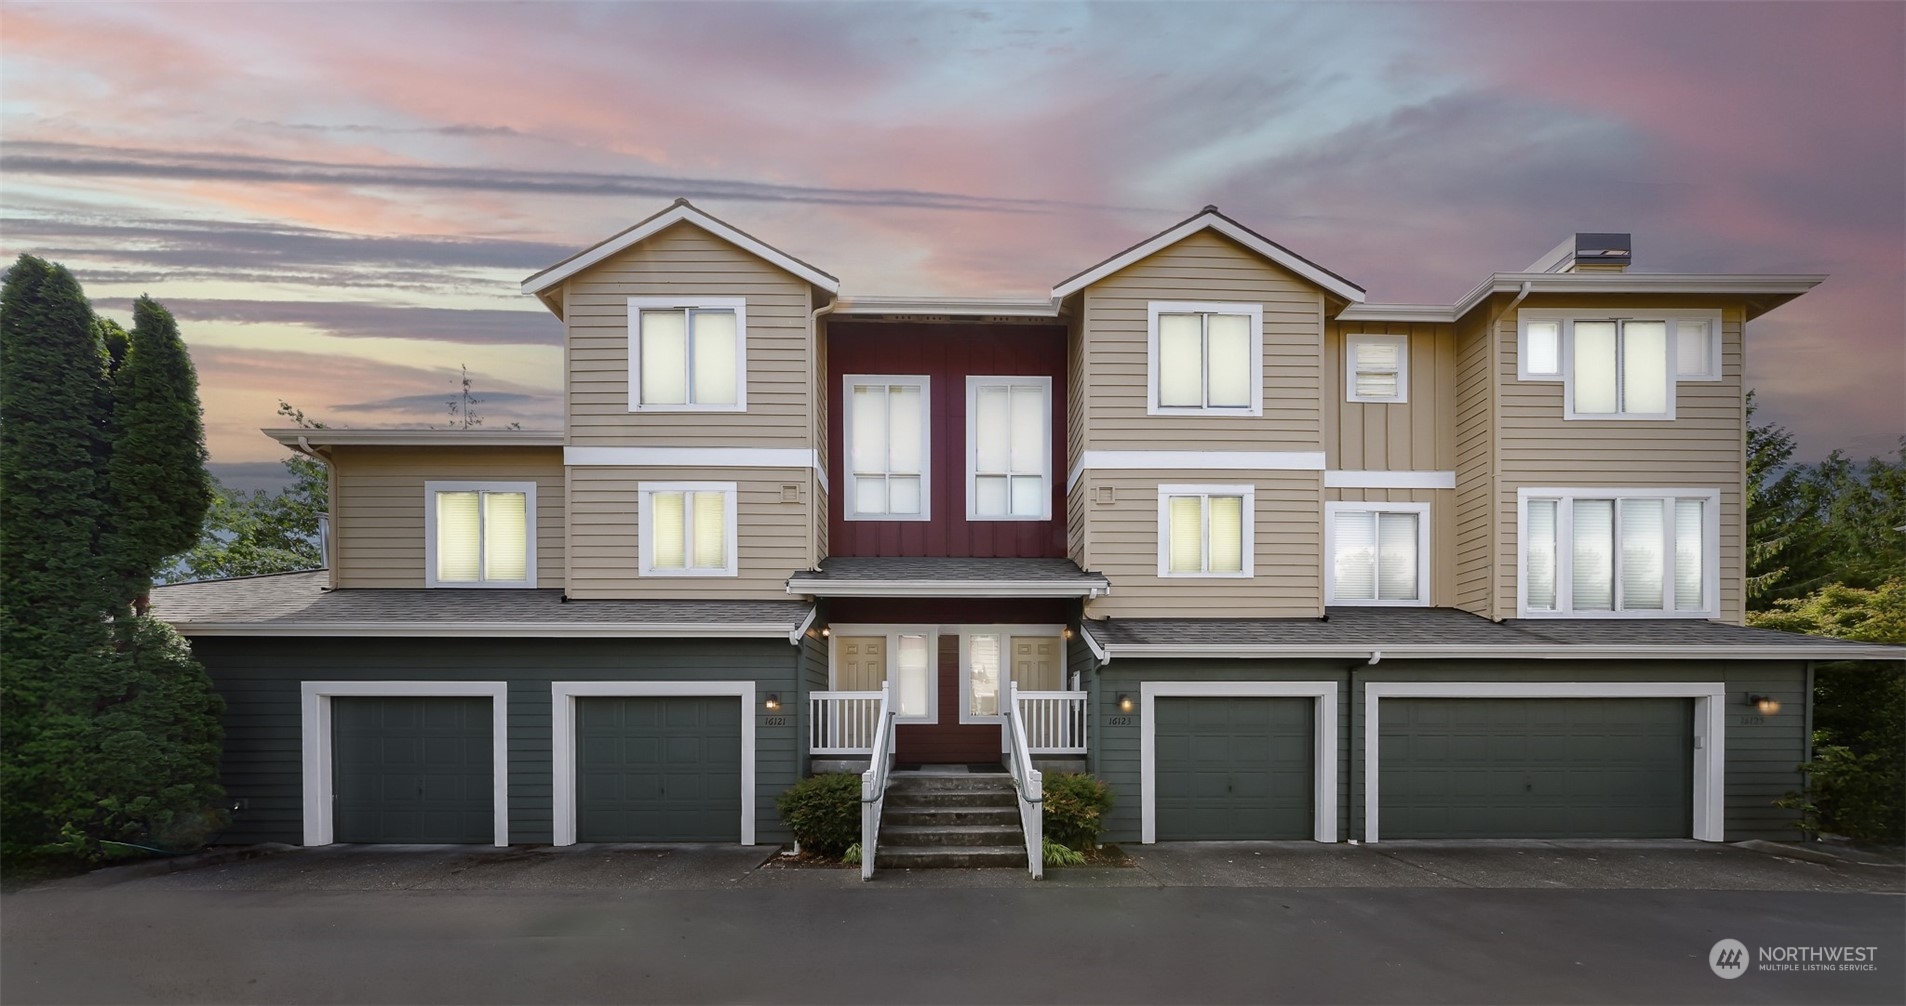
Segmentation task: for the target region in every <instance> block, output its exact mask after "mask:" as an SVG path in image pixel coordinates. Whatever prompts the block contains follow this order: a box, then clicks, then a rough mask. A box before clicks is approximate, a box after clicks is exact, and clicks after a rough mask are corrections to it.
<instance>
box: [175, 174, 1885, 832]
mask: <svg viewBox="0 0 1906 1006" xmlns="http://www.w3.org/2000/svg"><path fill="white" fill-rule="evenodd" d="M1629 253H1630V249H1629V247H1628V243H1627V236H1626V235H1607V234H1584V235H1577V236H1575V237H1574V238H1571V239H1570V240H1569V241H1566V242H1564V243H1563V245H1561V246H1559V247H1558V248H1557V249H1556V251H1555V252H1553V253H1551V254H1550V255H1549V256H1547V257H1545V259H1544V260H1542V261H1540V262H1538V263H1537V264H1536V265H1535V266H1532V267H1531V268H1530V269H1528V270H1527V271H1524V272H1520V273H1499V274H1494V275H1491V276H1490V277H1488V278H1487V279H1485V280H1484V281H1483V282H1482V283H1481V284H1480V285H1478V286H1477V287H1476V288H1475V289H1474V290H1473V291H1472V292H1471V293H1469V294H1468V295H1467V296H1465V297H1464V298H1463V299H1462V300H1461V301H1459V302H1457V303H1456V304H1454V305H1448V306H1444V305H1382V304H1372V303H1368V302H1367V300H1366V297H1365V292H1364V290H1363V289H1362V288H1361V287H1359V286H1357V285H1356V284H1354V283H1352V282H1350V281H1349V280H1347V279H1345V278H1344V277H1342V276H1340V275H1338V274H1337V273H1335V272H1332V271H1331V270H1329V269H1326V268H1324V267H1323V266H1321V265H1318V264H1316V263H1314V262H1312V261H1310V260H1308V259H1306V258H1304V257H1302V256H1300V255H1298V254H1297V253H1295V252H1293V251H1291V250H1290V249H1288V248H1285V247H1283V246H1282V245H1279V244H1277V243H1276V242H1274V241H1271V240H1270V239H1268V238H1265V237H1263V236H1262V235H1259V234H1258V233H1256V232H1254V231H1252V230H1250V229H1249V228H1247V227H1245V226H1244V225H1242V224H1240V223H1238V222H1237V221H1234V220H1232V219H1230V218H1229V217H1227V216H1225V215H1223V214H1222V213H1220V212H1219V211H1218V210H1217V209H1216V208H1214V207H1206V208H1205V209H1204V210H1203V211H1202V212H1200V213H1198V214H1196V215H1194V216H1192V217H1191V218H1189V219H1187V220H1185V221H1184V222H1182V223H1180V224H1178V225H1177V226H1174V227H1172V228H1170V229H1169V230H1166V231H1164V232H1162V233H1160V234H1158V235H1156V236H1154V237H1152V238H1150V239H1147V240H1146V241H1144V242H1141V243H1140V244H1138V245H1136V246H1134V247H1132V248H1130V249H1127V250H1125V251H1123V252H1121V253H1119V254H1118V255H1115V256H1113V257H1111V258H1109V259H1107V260H1105V261H1104V262H1101V263H1099V264H1098V265H1096V266H1093V267H1092V268H1090V269H1087V270H1085V271H1083V272H1081V273H1079V274H1077V275H1075V276H1073V277H1071V278H1069V279H1067V280H1064V281H1063V282H1061V283H1059V284H1058V285H1056V286H1055V287H1053V288H1052V290H1051V292H1050V296H1042V297H1038V298H1035V299H1022V300H961V299H948V298H914V299H907V298H892V297H866V296H854V295H849V294H843V293H842V292H841V289H840V283H839V281H837V280H836V279H835V277H833V276H832V275H830V274H828V273H826V272H824V271H822V270H821V269H819V268H816V267H815V266H812V265H810V264H808V263H806V262H804V261H801V260H800V259H797V258H795V257H793V256H791V255H789V254H787V253H785V252H783V251H780V250H778V249H776V248H775V247H773V246H771V245H769V244H767V243H766V242H764V241H761V240H760V239H758V238H755V237H753V236H751V235H749V234H747V233H745V232H743V231H740V230H738V229H736V228H735V227H733V226H732V225H730V224H728V223H725V222H723V221H720V220H717V219H715V218H714V217H712V216H709V215H708V214H706V213H703V212H702V211H700V210H698V209H696V208H695V207H693V206H692V205H690V204H688V203H687V202H686V201H677V202H676V203H675V204H674V205H672V206H670V207H668V208H667V209H665V210H663V211H662V212H660V213H658V214H656V215H655V216H653V217H650V218H649V219H647V220H645V221H642V222H641V223H639V224H637V225H635V226H634V227H631V228H629V229H628V230H625V231H623V232H621V233H620V234H617V235H615V236H614V237H611V238H609V239H608V240H606V241H604V242H602V243H600V244H598V245H595V246H593V247H591V248H589V249H587V250H584V251H582V252H579V253H578V254H576V255H575V256H573V257H571V258H570V259H567V260H565V261H564V262H561V263H558V264H557V265H554V266H551V267H550V268H548V269H546V270H544V271H542V272H539V273H537V274H535V275H534V276H531V277H530V278H529V279H528V280H526V281H525V282H524V284H523V289H524V291H525V292H526V293H529V294H532V295H534V296H536V297H537V298H538V299H539V300H540V301H541V302H542V304H543V305H544V306H545V307H547V308H548V309H549V310H550V311H551V312H553V313H554V314H555V315H556V316H557V317H558V318H560V319H561V320H562V322H563V326H564V332H565V337H564V364H565V382H564V400H565V406H566V407H565V422H564V426H563V428H562V429H561V430H556V431H549V432H520V431H498V430H477V431H431V430H351V429H321V430H313V429H274V430H267V431H265V432H266V433H267V434H268V435H270V436H272V437H274V438H275V439H277V440H278V441H279V442H281V443H283V444H285V445H286V446H287V447H290V448H292V449H294V450H299V451H304V452H306V453H309V454H311V455H313V456H315V457H318V458H320V459H321V460H323V461H324V463H325V464H326V465H327V466H328V468H329V470H330V473H331V493H332V495H331V499H332V515H331V530H330V541H329V545H328V548H329V557H330V561H329V563H328V566H327V568H326V569H324V570H318V571H311V572H303V573H294V574H284V575H278V576H269V577H257V578H249V579H241V580H229V581H218V582H208V583H198V584H187V585H177V586H168V587H161V588H158V589H157V590H155V592H154V609H155V611H157V612H158V613H159V614H161V615H162V616H163V617H166V618H168V619H169V620H171V621H173V622H174V623H175V624H177V625H178V626H179V628H180V629H181V630H182V631H183V632H185V633H186V634H187V635H188V636H189V637H190V638H191V639H192V642H193V645H194V647H195V649H196V651H197V652H198V654H199V656H200V658H201V659H202V660H203V661H204V662H205V664H206V665H207V667H208V668H209V669H210V671H211V673H212V676H213V679H214V681H215V682H216V683H217V686H218V688H219V689H220V691H221V692H222V693H223V694H224V695H225V697H226V700H227V703H228V711H227V714H226V730H227V749H228V750H227V755H226V759H225V765H224V775H225V782H226V785H227V787H228V789H229V790H230V792H231V794H232V795H233V796H234V798H235V799H236V800H237V801H238V802H239V804H240V808H241V809H240V811H239V814H238V818H237V821H236V822H235V824H234V826H233V829H232V831H231V832H230V834H229V838H230V839H232V840H239V841H254V840H255V841H262V840H276V841H289V842H303V843H305V844H324V843H329V842H334V841H336V842H492V843H495V844H498V845H506V844H512V843H517V844H521V843H555V844H558V845H563V844H569V843H574V842H604V841H724V842H742V843H759V842H781V841H786V840H787V839H788V838H789V834H788V832H787V829H786V827H785V826H784V825H783V824H782V822H781V821H780V820H779V819H778V817H777V816H776V813H775V810H774V800H775V797H776V795H777V794H779V793H780V792H781V791H783V790H784V789H786V788H787V787H788V786H789V785H791V784H792V783H793V782H794V781H795V780H796V779H797V778H799V777H801V776H803V775H805V774H808V773H810V772H814V771H823V770H854V771H858V770H862V769H868V768H870V767H871V768H872V769H873V770H874V771H872V772H870V773H869V775H870V778H871V777H872V776H880V777H881V778H885V776H884V774H883V773H884V767H885V766H886V765H888V764H896V765H899V766H903V767H905V766H936V765H947V766H955V765H965V766H988V765H999V764H1000V763H1001V762H1002V761H1006V762H1012V763H1014V764H1018V765H1021V767H1022V769H1023V768H1025V767H1028V766H1030V765H1032V764H1034V763H1035V762H1034V759H1036V760H1037V761H1036V764H1038V765H1040V766H1042V767H1045V768H1053V767H1058V768H1072V769H1082V770H1089V771H1091V772H1093V773H1095V774H1097V775H1099V776H1100V777H1102V778H1104V779H1105V780H1107V781H1108V782H1109V783H1110V784H1111V786H1112V787H1113V790H1114V792H1115V793H1116V795H1117V797H1118V804H1117V806H1116V808H1115V810H1114V811H1113V813H1112V815H1111V818H1110V820H1109V822H1108V828H1107V833H1106V837H1107V838H1108V839H1109V840H1117V841H1128V842H1129V841H1139V842H1152V841H1164V840H1174V839H1311V840H1316V841H1320V842H1335V841H1343V840H1350V839H1356V840H1361V841H1369V842H1375V841H1382V840H1388V839H1401V838H1457V839H1460V838H1510V837H1517V838H1523V837H1574V838H1659V837H1681V838H1693V839H1701V840H1707V841H1721V840H1738V839H1744V838H1774V839H1779V838H1790V837H1793V835H1794V834H1795V833H1794V831H1793V828H1792V823H1793V812H1792V811H1789V810H1784V809H1781V808H1779V807H1776V806H1775V805H1774V801H1775V800H1776V799H1778V798H1779V797H1781V796H1782V795H1783V794H1785V793H1787V792H1788V791H1791V790H1794V789H1797V788H1798V787H1799V786H1800V785H1801V782H1802V780H1801V778H1800V776H1799V775H1798V772H1797V768H1796V766H1798V765H1799V764H1800V763H1801V762H1802V761H1804V760H1805V759H1806V757H1807V755H1808V735H1809V729H1808V727H1809V722H1810V716H1811V712H1810V704H1809V702H1810V682H1811V675H1812V667H1813V664H1814V663H1815V662H1818V661H1826V660H1838V659H1858V658H1880V659H1897V658H1898V657H1899V655H1900V651H1899V649H1898V648H1891V647H1873V646H1861V645H1855V644H1850V643H1844V642H1839V641H1832V640H1824V639H1817V638H1812V637H1805V636H1796V635H1790V634H1785V633H1777V632H1770V631H1766V630H1759V629H1753V628H1748V627H1745V626H1744V625H1743V624H1742V623H1743V621H1744V613H1745V601H1746V598H1745V593H1744V585H1745V578H1746V570H1745V562H1746V548H1747V534H1746V526H1745V524H1746V522H1745V517H1744V510H1743V508H1744V506H1745V494H1744V491H1743V490H1744V479H1745V460H1746V459H1745V450H1744V443H1743V442H1744V434H1745V425H1746V399H1745V388H1744V385H1743V380H1742V374H1743V366H1744V364H1743V357H1744V352H1745V348H1746V344H1747V339H1748V335H1747V328H1748V325H1749V323H1750V322H1752V321H1753V320H1754V319H1756V318H1758V317H1759V316H1761V315H1762V314H1764V313H1766V312H1768V311H1770V310H1773V309H1775V308H1777V307H1779V306H1780V305H1782V304H1784V303H1786V302H1787V301H1789V300H1791V299H1793V298H1795V297H1797V296H1800V295H1802V294H1804V293H1805V292H1806V291H1807V290H1809V289H1811V288H1812V287H1813V286H1815V285H1816V284H1817V283H1819V282H1820V281H1821V277H1817V276H1769V275H1752V276H1738V275H1685V274H1650V273H1643V272H1639V271H1632V270H1630V269H1629V268H1628V259H1629V257H1630V254H1629ZM883 711H884V712H885V714H886V715H889V716H890V717H891V725H890V726H889V725H888V721H886V720H882V719H880V717H881V716H882V715H883ZM1014 719H1016V720H1017V729H1018V731H1020V735H1019V736H1018V739H1015V736H1016V735H1015V728H1014V724H1013V722H1012V721H1013V720H1014ZM889 745H890V747H889ZM1016 777H1018V778H1020V779H1021V783H1022V789H1023V783H1024V782H1025V781H1027V780H1029V779H1030V778H1031V777H1029V776H1025V775H1024V774H1023V772H1022V773H1020V774H1019V775H1018V776H1016ZM1021 861H1022V862H1023V854H1022V860H1021Z"/></svg>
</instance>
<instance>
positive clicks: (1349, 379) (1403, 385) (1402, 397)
mask: <svg viewBox="0 0 1906 1006" xmlns="http://www.w3.org/2000/svg"><path fill="white" fill-rule="evenodd" d="M1343 388H1344V401H1347V402H1407V401H1409V400H1410V337H1409V336H1407V335H1350V336H1346V337H1345V338H1344V345H1343Z"/></svg>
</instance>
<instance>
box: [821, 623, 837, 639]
mask: <svg viewBox="0 0 1906 1006" xmlns="http://www.w3.org/2000/svg"><path fill="white" fill-rule="evenodd" d="M833 634H834V630H833V629H830V628H828V627H827V626H825V625H823V626H821V638H822V639H826V638H827V637H829V636H831V635H833Z"/></svg>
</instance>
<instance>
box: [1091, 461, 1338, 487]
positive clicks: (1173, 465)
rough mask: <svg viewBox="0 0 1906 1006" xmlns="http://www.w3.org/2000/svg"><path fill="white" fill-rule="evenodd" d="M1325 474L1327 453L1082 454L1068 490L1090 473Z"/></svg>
mask: <svg viewBox="0 0 1906 1006" xmlns="http://www.w3.org/2000/svg"><path fill="white" fill-rule="evenodd" d="M1093 469H1099V470H1108V471H1109V470H1120V471H1142V470H1147V469H1157V470H1160V471H1209V472H1255V471H1264V472H1321V471H1323V470H1324V452H1323V451H1081V452H1079V460H1078V462H1077V463H1076V464H1074V465H1073V466H1072V471H1071V472H1070V473H1068V474H1067V475H1066V491H1067V492H1071V491H1072V487H1073V486H1075V485H1078V484H1079V476H1081V475H1083V474H1085V473H1086V472H1087V471H1090V470H1093Z"/></svg>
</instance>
